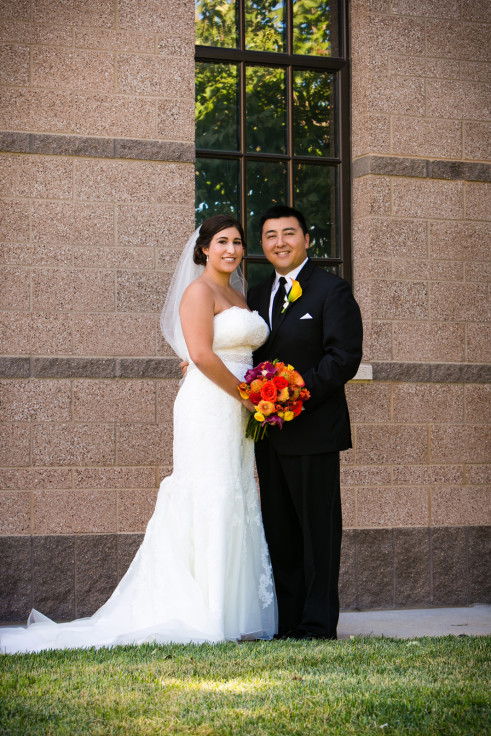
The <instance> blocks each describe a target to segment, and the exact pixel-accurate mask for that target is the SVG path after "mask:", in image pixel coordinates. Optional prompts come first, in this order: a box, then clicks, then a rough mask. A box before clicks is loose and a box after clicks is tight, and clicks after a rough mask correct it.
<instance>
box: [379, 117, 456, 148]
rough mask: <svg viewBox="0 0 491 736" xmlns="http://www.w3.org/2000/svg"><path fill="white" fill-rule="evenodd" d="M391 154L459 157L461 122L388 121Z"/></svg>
mask: <svg viewBox="0 0 491 736" xmlns="http://www.w3.org/2000/svg"><path fill="white" fill-rule="evenodd" d="M392 151H393V153H398V154H401V153H403V154H406V155H409V156H428V157H432V156H436V157H439V158H459V157H461V156H462V123H460V122H458V121H456V120H419V119H417V118H400V117H396V116H394V117H393V118H392Z"/></svg>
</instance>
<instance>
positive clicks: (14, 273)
mask: <svg viewBox="0 0 491 736" xmlns="http://www.w3.org/2000/svg"><path fill="white" fill-rule="evenodd" d="M0 280H1V283H2V288H1V289H0V308H1V309H12V310H14V309H15V310H17V309H29V306H30V273H29V272H28V271H24V270H23V269H20V268H1V269H0Z"/></svg>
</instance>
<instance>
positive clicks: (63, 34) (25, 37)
mask: <svg viewBox="0 0 491 736" xmlns="http://www.w3.org/2000/svg"><path fill="white" fill-rule="evenodd" d="M11 4H12V3H11V2H10V0H5V3H2V4H1V11H0V12H1V15H2V20H3V18H5V17H6V12H7V7H5V6H8V5H11ZM22 4H23V3H20V2H16V3H15V8H18V7H19V5H22ZM26 4H27V5H28V3H26ZM19 20H21V19H19ZM0 41H4V42H10V43H29V44H31V43H39V44H43V45H45V46H71V45H72V43H73V38H72V30H71V28H67V27H64V26H52V27H51V28H50V27H46V26H38V25H36V24H35V23H22V22H20V23H11V22H8V21H7V22H3V23H2V27H1V28H0Z"/></svg>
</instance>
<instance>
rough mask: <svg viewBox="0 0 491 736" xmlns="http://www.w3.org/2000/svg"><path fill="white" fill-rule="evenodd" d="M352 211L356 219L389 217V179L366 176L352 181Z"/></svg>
mask: <svg viewBox="0 0 491 736" xmlns="http://www.w3.org/2000/svg"><path fill="white" fill-rule="evenodd" d="M353 211H354V212H356V216H357V217H360V218H361V217H369V216H370V215H385V216H389V215H391V214H392V213H391V208H390V179H389V178H387V177H379V176H377V177H376V176H367V177H362V178H360V179H355V180H354V181H353Z"/></svg>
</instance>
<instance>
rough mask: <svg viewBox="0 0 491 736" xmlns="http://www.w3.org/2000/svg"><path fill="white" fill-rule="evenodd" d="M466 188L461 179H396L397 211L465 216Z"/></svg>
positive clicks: (411, 214)
mask: <svg viewBox="0 0 491 736" xmlns="http://www.w3.org/2000/svg"><path fill="white" fill-rule="evenodd" d="M463 191H464V190H463V184H462V182H454V181H431V180H426V181H420V180H411V179H407V180H405V179H394V182H393V185H392V192H393V209H394V214H395V215H396V216H398V217H423V218H441V219H445V220H452V219H462V218H463V216H464V201H463Z"/></svg>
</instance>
